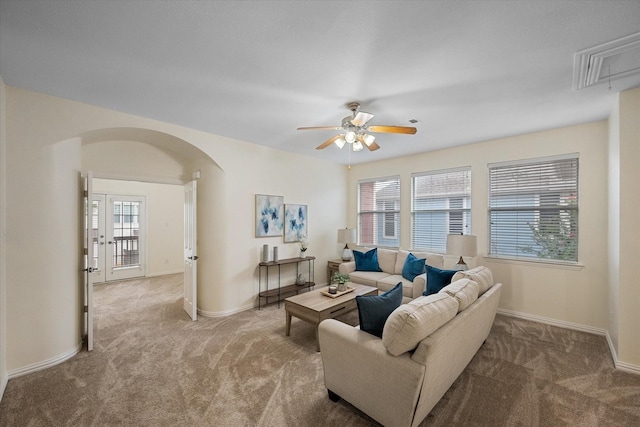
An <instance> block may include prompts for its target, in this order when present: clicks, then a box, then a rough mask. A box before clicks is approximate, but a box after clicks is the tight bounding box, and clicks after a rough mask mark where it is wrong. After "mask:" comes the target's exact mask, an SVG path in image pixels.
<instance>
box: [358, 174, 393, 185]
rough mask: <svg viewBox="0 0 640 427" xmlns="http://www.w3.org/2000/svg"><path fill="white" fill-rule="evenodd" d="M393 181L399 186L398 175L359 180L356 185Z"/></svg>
mask: <svg viewBox="0 0 640 427" xmlns="http://www.w3.org/2000/svg"><path fill="white" fill-rule="evenodd" d="M394 179H397V180H398V185H399V184H400V175H391V176H382V177H379V178H365V179H359V180H358V182H357V184H364V183H367V182H379V181H390V180H394Z"/></svg>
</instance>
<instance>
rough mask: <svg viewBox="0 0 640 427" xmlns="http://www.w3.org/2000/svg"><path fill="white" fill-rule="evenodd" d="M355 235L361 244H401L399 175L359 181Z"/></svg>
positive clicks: (394, 245)
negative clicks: (356, 230)
mask: <svg viewBox="0 0 640 427" xmlns="http://www.w3.org/2000/svg"><path fill="white" fill-rule="evenodd" d="M358 236H359V243H360V244H361V245H372V246H374V245H375V246H388V247H396V248H397V247H399V246H400V178H399V177H391V178H379V179H376V180H367V181H359V182H358Z"/></svg>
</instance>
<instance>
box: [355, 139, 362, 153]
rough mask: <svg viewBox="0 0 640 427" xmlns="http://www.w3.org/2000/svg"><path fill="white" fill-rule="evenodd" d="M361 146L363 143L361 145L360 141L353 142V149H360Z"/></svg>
mask: <svg viewBox="0 0 640 427" xmlns="http://www.w3.org/2000/svg"><path fill="white" fill-rule="evenodd" d="M363 148H364V145H362V142H360V141H356V142H354V143H353V151H361V150H362V149H363Z"/></svg>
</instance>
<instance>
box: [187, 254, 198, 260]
mask: <svg viewBox="0 0 640 427" xmlns="http://www.w3.org/2000/svg"><path fill="white" fill-rule="evenodd" d="M187 259H192V260H194V261H195V260H197V259H198V255H194V256H190V257H187Z"/></svg>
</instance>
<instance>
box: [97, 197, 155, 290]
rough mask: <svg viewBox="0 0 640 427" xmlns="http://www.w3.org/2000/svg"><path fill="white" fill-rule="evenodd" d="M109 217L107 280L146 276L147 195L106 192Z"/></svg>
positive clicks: (107, 215) (106, 258) (107, 221)
mask: <svg viewBox="0 0 640 427" xmlns="http://www.w3.org/2000/svg"><path fill="white" fill-rule="evenodd" d="M106 217H107V219H106V223H107V245H106V255H105V260H106V267H105V269H106V276H107V277H106V280H107V281H112V280H124V279H131V278H135V277H144V276H145V274H146V263H145V236H146V224H145V217H146V203H145V197H144V196H119V195H107V214H106Z"/></svg>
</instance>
